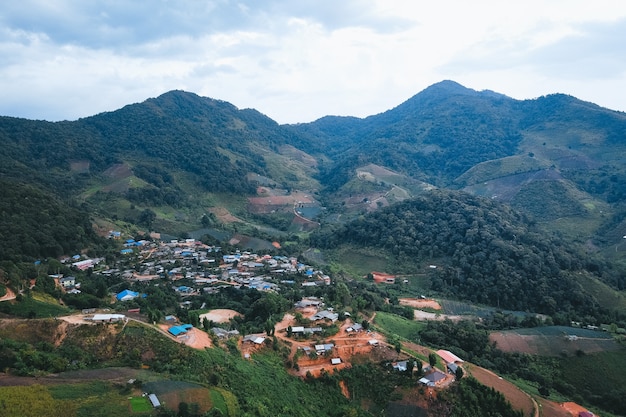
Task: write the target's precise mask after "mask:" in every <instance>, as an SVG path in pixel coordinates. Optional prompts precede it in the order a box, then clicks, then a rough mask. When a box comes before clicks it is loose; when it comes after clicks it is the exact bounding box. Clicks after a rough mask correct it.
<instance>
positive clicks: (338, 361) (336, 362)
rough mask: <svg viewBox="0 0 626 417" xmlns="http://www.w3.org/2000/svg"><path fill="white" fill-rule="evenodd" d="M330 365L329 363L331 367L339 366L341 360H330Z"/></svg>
mask: <svg viewBox="0 0 626 417" xmlns="http://www.w3.org/2000/svg"><path fill="white" fill-rule="evenodd" d="M330 363H331V364H332V365H339V364H340V363H341V358H332V359H331V360H330Z"/></svg>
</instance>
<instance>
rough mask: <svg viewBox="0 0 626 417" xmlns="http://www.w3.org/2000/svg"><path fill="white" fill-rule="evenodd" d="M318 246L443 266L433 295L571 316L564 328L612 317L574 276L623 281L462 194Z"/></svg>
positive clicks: (378, 217)
mask: <svg viewBox="0 0 626 417" xmlns="http://www.w3.org/2000/svg"><path fill="white" fill-rule="evenodd" d="M311 241H312V242H313V244H314V245H316V246H319V247H324V248H333V247H337V246H339V245H341V244H345V243H353V244H357V245H362V246H367V247H372V248H375V247H379V248H380V247H382V248H384V249H386V250H387V251H389V252H390V253H392V254H393V255H394V256H396V257H397V258H398V259H407V258H411V259H414V260H415V262H435V263H437V261H438V260H441V263H442V264H443V267H442V268H439V269H438V270H437V272H436V273H434V277H433V283H432V289H434V290H436V291H438V292H440V293H442V294H448V295H450V296H454V297H458V298H460V299H465V300H471V301H473V302H476V303H483V304H489V305H492V306H496V307H499V308H506V309H511V310H521V311H535V312H540V313H545V314H549V315H555V314H556V313H559V314H564V315H565V316H564V317H563V320H564V321H567V320H568V317H569V316H571V315H576V316H578V317H580V316H585V315H590V316H595V317H599V316H600V315H602V314H608V312H607V311H603V310H602V309H601V307H600V306H599V304H598V303H597V301H595V300H594V299H593V298H592V297H591V296H590V295H589V294H586V293H585V292H584V291H583V290H582V288H581V286H580V284H578V283H577V282H576V281H575V280H574V279H573V278H572V274H573V273H580V272H584V273H589V274H595V275H596V276H598V277H599V278H602V279H605V280H607V281H608V282H612V281H614V280H615V279H618V280H619V278H617V277H616V276H615V275H618V273H617V272H616V271H612V270H611V269H610V268H609V267H606V268H605V267H603V266H601V265H599V264H598V263H595V262H594V260H593V258H590V257H589V256H582V255H581V253H580V252H579V251H580V249H578V248H577V247H576V246H574V245H571V244H567V243H565V242H564V241H563V240H561V239H559V238H558V237H556V236H552V235H549V234H546V233H539V231H538V229H536V228H535V227H533V223H532V222H531V221H530V220H528V219H527V218H525V217H524V216H523V215H522V214H520V213H518V212H516V211H514V210H513V209H511V208H508V207H506V206H503V205H501V204H499V203H496V202H493V201H491V200H488V199H483V198H478V197H473V196H471V195H469V194H466V193H460V192H452V191H437V192H432V193H429V194H426V195H424V196H421V197H418V198H415V199H411V200H407V201H404V202H401V203H398V204H395V205H393V206H391V207H388V208H384V209H381V210H379V211H377V212H375V213H372V214H369V215H366V216H363V217H361V218H359V219H356V220H354V221H351V222H349V223H348V224H345V225H342V226H339V227H337V228H335V229H332V230H331V229H326V230H323V231H319V232H317V233H315V234H313V235H312V236H311ZM603 274H604V275H607V276H606V277H605V276H603ZM619 282H620V283H621V281H619ZM620 285H621V284H620ZM607 318H608V317H607ZM609 321H610V320H609Z"/></svg>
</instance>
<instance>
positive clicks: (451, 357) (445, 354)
mask: <svg viewBox="0 0 626 417" xmlns="http://www.w3.org/2000/svg"><path fill="white" fill-rule="evenodd" d="M437 355H439V357H440V358H441V359H443V361H444V362H445V363H463V359H461V358H459V357H458V356H456V355H455V354H454V353H452V352H449V351H447V350H443V349H440V350H438V351H437Z"/></svg>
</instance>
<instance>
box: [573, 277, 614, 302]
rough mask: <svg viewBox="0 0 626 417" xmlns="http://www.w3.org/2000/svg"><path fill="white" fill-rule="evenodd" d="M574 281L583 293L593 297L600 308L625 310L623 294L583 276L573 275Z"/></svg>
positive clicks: (594, 279)
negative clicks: (581, 288)
mask: <svg viewBox="0 0 626 417" xmlns="http://www.w3.org/2000/svg"><path fill="white" fill-rule="evenodd" d="M574 279H576V281H578V282H579V283H580V285H582V287H583V288H584V290H585V291H587V292H589V293H590V294H591V295H593V296H594V297H595V298H596V300H598V302H599V303H600V304H601V305H602V306H604V307H607V308H612V309H616V310H626V297H625V296H624V294H623V293H621V292H619V291H616V290H614V289H613V288H611V287H609V286H608V285H606V284H605V283H603V282H601V281H599V280H598V279H596V278H592V277H589V276H587V275H584V274H575V275H574Z"/></svg>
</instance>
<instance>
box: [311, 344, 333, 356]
mask: <svg viewBox="0 0 626 417" xmlns="http://www.w3.org/2000/svg"><path fill="white" fill-rule="evenodd" d="M334 347H335V345H334V344H332V343H326V344H323V345H315V352H317V354H318V355H323V354H325V353H326V352H330V351H331V350H333V348H334Z"/></svg>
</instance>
